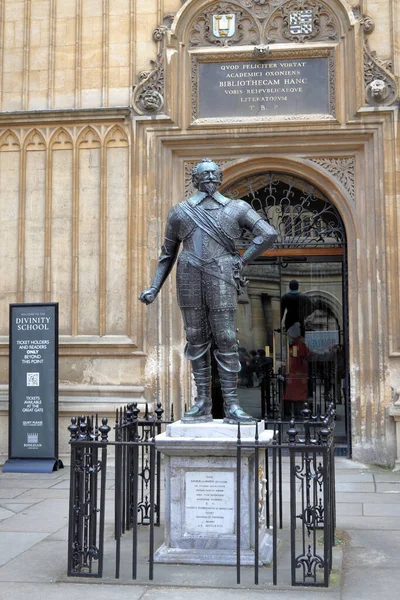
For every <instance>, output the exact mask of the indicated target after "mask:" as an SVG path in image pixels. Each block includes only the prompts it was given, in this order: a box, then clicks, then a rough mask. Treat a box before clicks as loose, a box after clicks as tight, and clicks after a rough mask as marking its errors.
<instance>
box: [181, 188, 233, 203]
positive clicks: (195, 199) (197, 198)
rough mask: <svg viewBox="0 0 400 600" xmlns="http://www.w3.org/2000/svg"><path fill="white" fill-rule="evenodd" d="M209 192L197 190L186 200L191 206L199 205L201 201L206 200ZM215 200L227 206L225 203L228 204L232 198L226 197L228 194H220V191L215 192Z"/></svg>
mask: <svg viewBox="0 0 400 600" xmlns="http://www.w3.org/2000/svg"><path fill="white" fill-rule="evenodd" d="M207 195H208V194H207V192H200V191H199V192H197V193H196V194H195V195H194V196H192V197H191V198H188V199H187V200H186V202H187V203H188V204H190V206H197V205H198V204H200V202H201V201H202V200H204V198H205V197H206V196H207ZM212 197H213V198H214V200H216V201H217V202H219V204H222V205H224V206H225V204H228V203H229V202H230V201H231V200H230V198H226V196H223V195H222V194H220V193H219V192H218V191H216V192H214V194H213V196H212Z"/></svg>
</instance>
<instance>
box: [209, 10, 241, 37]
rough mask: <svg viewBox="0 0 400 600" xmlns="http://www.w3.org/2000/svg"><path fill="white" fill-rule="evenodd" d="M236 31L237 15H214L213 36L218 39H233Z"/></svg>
mask: <svg viewBox="0 0 400 600" xmlns="http://www.w3.org/2000/svg"><path fill="white" fill-rule="evenodd" d="M235 30H236V15H235V14H234V13H231V14H230V15H213V35H214V36H215V37H218V38H231V37H232V36H233V35H234V33H235Z"/></svg>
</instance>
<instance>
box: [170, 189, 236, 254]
mask: <svg viewBox="0 0 400 600" xmlns="http://www.w3.org/2000/svg"><path fill="white" fill-rule="evenodd" d="M200 193H202V192H200ZM220 196H221V194H220ZM222 198H225V197H224V196H222ZM191 199H192V198H190V200H191ZM226 200H227V201H228V202H229V198H226ZM180 208H181V209H182V210H183V211H184V212H185V214H186V215H187V216H188V217H189V218H190V219H191V220H192V221H194V223H196V225H197V226H198V227H200V229H202V230H203V231H204V232H205V233H206V234H207V235H209V236H210V237H211V238H213V240H215V241H216V242H217V243H218V244H220V246H222V247H223V248H225V249H226V250H227V251H228V252H229V253H230V254H237V250H236V246H235V243H234V242H233V240H231V239H230V238H229V237H228V236H227V235H226V234H225V233H224V231H223V230H222V229H221V228H220V227H219V226H218V224H217V223H216V222H215V219H214V217H212V216H211V215H210V214H208V212H207V211H206V210H204V209H203V208H201V207H200V206H197V204H195V205H194V206H193V204H192V203H190V202H189V201H186V202H182V203H181V204H180Z"/></svg>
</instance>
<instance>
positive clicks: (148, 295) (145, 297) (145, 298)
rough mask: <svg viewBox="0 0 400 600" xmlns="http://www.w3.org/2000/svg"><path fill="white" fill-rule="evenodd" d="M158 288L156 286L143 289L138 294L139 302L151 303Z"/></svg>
mask: <svg viewBox="0 0 400 600" xmlns="http://www.w3.org/2000/svg"><path fill="white" fill-rule="evenodd" d="M157 295H158V290H157V289H156V288H153V287H152V288H150V289H149V290H143V292H142V293H141V294H140V296H139V300H140V302H143V304H151V303H152V302H154V300H155V299H156V298H157Z"/></svg>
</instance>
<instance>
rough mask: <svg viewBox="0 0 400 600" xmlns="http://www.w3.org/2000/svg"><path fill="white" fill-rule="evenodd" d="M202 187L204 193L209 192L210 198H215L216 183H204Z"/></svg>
mask: <svg viewBox="0 0 400 600" xmlns="http://www.w3.org/2000/svg"><path fill="white" fill-rule="evenodd" d="M201 187H202V190H201V191H202V192H207V194H208V195H209V196H213V195H214V194H215V192H216V191H217V184H216V183H212V182H211V181H210V182H207V183H203V185H202V186H201Z"/></svg>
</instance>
